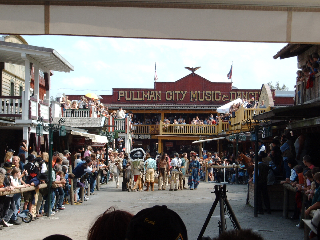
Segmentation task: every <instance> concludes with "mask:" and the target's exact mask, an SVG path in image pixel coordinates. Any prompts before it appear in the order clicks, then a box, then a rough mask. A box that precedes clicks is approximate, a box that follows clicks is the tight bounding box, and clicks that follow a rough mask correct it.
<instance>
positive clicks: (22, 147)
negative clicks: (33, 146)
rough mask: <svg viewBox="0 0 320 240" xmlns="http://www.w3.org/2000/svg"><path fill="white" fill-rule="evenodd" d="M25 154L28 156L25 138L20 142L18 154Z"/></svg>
mask: <svg viewBox="0 0 320 240" xmlns="http://www.w3.org/2000/svg"><path fill="white" fill-rule="evenodd" d="M20 154H24V155H25V157H26V158H27V157H28V146H27V140H25V139H23V140H22V141H21V143H20V147H19V152H18V155H20Z"/></svg>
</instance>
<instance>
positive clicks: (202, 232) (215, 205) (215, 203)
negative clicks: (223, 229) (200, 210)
mask: <svg viewBox="0 0 320 240" xmlns="http://www.w3.org/2000/svg"><path fill="white" fill-rule="evenodd" d="M217 195H218V194H217ZM219 195H220V194H219ZM218 202H219V197H216V200H214V202H213V204H212V207H211V209H210V211H209V214H208V216H207V218H206V221H205V222H204V224H203V226H202V229H201V231H200V233H199V236H198V238H197V240H201V239H202V237H203V234H204V232H205V231H206V228H207V226H208V224H209V222H210V218H211V217H212V214H213V212H214V210H215V208H216V207H217V204H218Z"/></svg>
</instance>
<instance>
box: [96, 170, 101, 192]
mask: <svg viewBox="0 0 320 240" xmlns="http://www.w3.org/2000/svg"><path fill="white" fill-rule="evenodd" d="M100 176H101V171H100V169H99V164H98V175H97V180H96V181H97V184H96V188H97V191H99V190H100Z"/></svg>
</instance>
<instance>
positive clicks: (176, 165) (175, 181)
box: [169, 153, 181, 191]
mask: <svg viewBox="0 0 320 240" xmlns="http://www.w3.org/2000/svg"><path fill="white" fill-rule="evenodd" d="M174 156H175V158H174V159H172V160H171V163H170V165H171V184H170V190H169V191H173V190H174V191H177V190H178V186H179V173H180V167H181V159H180V158H179V153H175V154H174Z"/></svg>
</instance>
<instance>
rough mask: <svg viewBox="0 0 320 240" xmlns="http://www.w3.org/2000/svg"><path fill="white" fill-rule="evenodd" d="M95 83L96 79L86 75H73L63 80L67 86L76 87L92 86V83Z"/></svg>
mask: <svg viewBox="0 0 320 240" xmlns="http://www.w3.org/2000/svg"><path fill="white" fill-rule="evenodd" d="M94 83H95V80H94V79H93V78H92V77H86V76H79V77H71V78H65V79H63V80H62V84H63V85H64V86H67V87H74V88H75V89H77V88H82V87H86V88H90V86H92V84H94ZM60 87H62V86H60Z"/></svg>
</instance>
